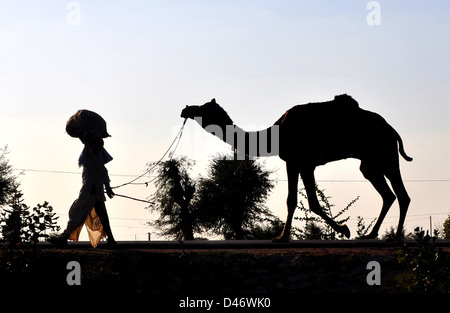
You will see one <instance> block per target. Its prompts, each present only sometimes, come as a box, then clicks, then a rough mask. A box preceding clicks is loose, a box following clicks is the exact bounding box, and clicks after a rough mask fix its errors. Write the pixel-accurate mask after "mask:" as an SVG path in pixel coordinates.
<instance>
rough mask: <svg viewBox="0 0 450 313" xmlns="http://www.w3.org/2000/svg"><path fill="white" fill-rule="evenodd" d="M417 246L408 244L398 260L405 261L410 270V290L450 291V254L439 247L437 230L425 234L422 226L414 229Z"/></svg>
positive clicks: (424, 291)
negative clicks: (432, 233) (430, 233)
mask: <svg viewBox="0 0 450 313" xmlns="http://www.w3.org/2000/svg"><path fill="white" fill-rule="evenodd" d="M414 237H415V240H416V243H417V248H409V247H407V246H406V245H404V246H403V247H402V251H401V254H400V256H399V257H397V260H398V261H399V263H405V264H406V266H407V269H408V270H409V272H410V277H409V281H408V291H410V292H421V293H448V292H449V291H450V278H449V277H450V276H449V272H450V266H449V261H450V259H449V256H448V254H444V253H442V251H441V249H437V248H436V246H435V241H436V238H437V232H435V234H434V236H433V237H431V236H429V235H428V234H426V235H425V231H424V230H423V228H422V227H420V228H419V227H416V228H415V229H414Z"/></svg>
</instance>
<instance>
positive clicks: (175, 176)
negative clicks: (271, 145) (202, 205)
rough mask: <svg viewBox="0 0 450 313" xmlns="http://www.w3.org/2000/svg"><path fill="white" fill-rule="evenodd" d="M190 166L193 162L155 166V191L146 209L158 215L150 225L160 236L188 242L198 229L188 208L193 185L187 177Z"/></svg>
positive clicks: (177, 160)
mask: <svg viewBox="0 0 450 313" xmlns="http://www.w3.org/2000/svg"><path fill="white" fill-rule="evenodd" d="M193 165H194V162H193V161H190V160H187V159H186V158H180V159H170V160H168V161H165V162H162V163H160V164H159V165H158V166H157V178H156V180H155V186H156V192H155V194H154V195H153V196H152V197H151V198H150V200H151V201H153V202H154V204H151V205H150V206H149V208H150V209H151V210H152V211H157V212H159V214H160V216H159V218H158V219H157V220H156V221H155V222H153V223H151V224H150V225H153V226H155V227H156V228H158V229H160V230H161V231H162V232H161V234H162V235H164V236H171V237H172V236H173V237H175V239H177V240H182V239H184V240H192V239H194V231H195V230H198V226H197V218H196V213H195V212H194V210H195V207H193V206H192V205H191V200H192V198H193V196H194V193H195V182H194V181H193V180H192V179H191V178H190V177H189V174H188V171H189V170H190V169H191V168H192V166H193ZM150 166H151V167H154V166H155V165H154V164H150Z"/></svg>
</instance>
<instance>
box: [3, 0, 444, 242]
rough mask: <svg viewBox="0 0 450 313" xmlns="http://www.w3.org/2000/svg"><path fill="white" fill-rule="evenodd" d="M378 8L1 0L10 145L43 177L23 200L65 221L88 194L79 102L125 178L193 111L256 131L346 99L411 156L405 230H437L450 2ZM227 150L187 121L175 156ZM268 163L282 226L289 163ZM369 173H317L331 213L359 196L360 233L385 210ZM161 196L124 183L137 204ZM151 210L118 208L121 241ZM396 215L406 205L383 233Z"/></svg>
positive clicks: (140, 234)
mask: <svg viewBox="0 0 450 313" xmlns="http://www.w3.org/2000/svg"><path fill="white" fill-rule="evenodd" d="M369 2H370V1H331V0H330V1H293V0H292V1H280V0H276V1H263V0H259V1H256V0H254V1H246V0H240V1H231V0H227V1H225V0H222V1H213V0H205V1H194V0H192V1H167V0H165V1H112V0H109V1H87V0H84V1H83V0H81V1H33V2H32V1H0V106H1V113H0V146H1V147H3V146H5V145H8V147H9V150H10V154H9V158H10V163H11V164H12V165H13V166H14V168H16V169H29V170H40V171H38V172H36V171H25V175H23V176H21V177H20V181H21V184H22V185H21V188H22V190H23V192H24V194H25V202H26V203H27V204H28V205H29V206H34V205H36V204H37V203H42V202H44V201H49V202H50V204H51V205H53V207H54V208H55V210H56V212H57V213H58V214H60V216H61V217H60V223H59V224H60V225H61V226H62V228H64V227H65V226H66V222H67V212H68V210H69V207H70V205H71V204H72V202H73V200H75V199H76V198H77V195H78V192H79V189H80V187H81V174H80V169H79V168H78V166H77V159H78V156H79V153H80V152H81V150H82V144H81V143H80V141H79V140H77V139H74V138H71V137H69V136H68V135H67V134H66V133H65V129H64V127H65V123H66V121H67V120H68V118H69V117H70V116H71V115H72V114H74V113H75V112H76V111H77V110H78V109H82V108H86V109H90V110H93V111H96V112H97V113H99V114H101V115H102V116H103V117H104V118H105V119H106V121H107V123H108V131H109V133H110V134H111V135H112V137H111V138H108V139H107V140H106V141H105V147H106V149H107V150H108V151H109V152H110V154H111V155H112V156H113V157H114V161H113V162H111V163H109V164H108V166H107V167H108V169H109V172H110V174H111V179H112V183H111V184H112V185H113V186H114V185H118V184H120V183H123V182H125V181H128V180H130V179H132V176H130V177H128V176H120V175H138V174H140V173H142V172H143V171H145V169H146V163H147V162H152V161H155V160H157V159H159V157H160V156H161V155H162V154H163V153H164V151H165V150H166V149H167V147H168V146H169V144H170V143H171V141H172V140H173V138H174V136H175V134H176V133H177V131H178V130H179V127H180V126H181V123H182V120H181V118H180V117H179V115H180V112H181V110H182V108H183V107H184V106H185V105H186V104H203V103H205V102H207V101H209V100H210V99H211V98H216V100H217V102H218V103H219V104H221V105H222V106H223V107H224V108H225V109H226V110H227V111H228V113H229V114H230V116H231V118H233V119H234V122H235V123H236V124H237V125H239V126H241V127H243V128H246V129H249V130H254V129H258V128H264V127H268V126H270V125H271V124H272V123H273V122H274V121H276V120H277V119H278V118H279V117H280V116H281V114H283V113H284V112H285V110H287V109H289V108H290V107H291V106H293V105H295V104H302V103H307V102H319V101H327V100H331V99H332V98H333V97H334V95H336V94H342V93H348V94H350V95H352V96H353V97H354V98H355V99H356V100H357V101H358V102H359V104H360V106H361V107H362V108H364V109H367V110H371V111H375V112H377V113H379V114H381V115H382V116H383V117H385V118H386V120H387V121H388V122H389V123H390V124H391V125H392V126H394V128H395V129H396V130H397V131H398V132H399V133H400V135H401V136H402V138H403V141H404V144H405V150H406V152H407V154H408V155H411V156H412V157H413V158H414V161H413V162H411V163H407V162H405V161H403V160H401V169H402V173H403V177H404V179H405V180H406V183H405V185H406V188H407V190H408V192H409V194H410V196H411V198H412V203H411V206H410V210H409V212H408V216H407V219H406V228H407V229H408V230H409V231H411V230H412V229H413V228H414V227H415V226H423V227H427V228H428V225H429V216H430V215H431V216H432V218H433V224H436V225H437V224H439V223H441V224H442V222H443V221H444V219H445V218H446V217H447V216H448V214H449V213H450V205H449V204H448V203H449V190H450V166H449V164H448V159H449V156H450V147H449V141H450V123H448V120H449V117H450V114H449V112H450V109H449V103H448V101H449V99H450V66H449V55H450V40H449V33H450V27H449V25H450V22H449V19H448V17H449V14H450V3H449V2H448V1H432V2H429V1H411V0H408V1H376V2H374V1H372V2H371V3H370V4H369ZM368 4H369V5H368ZM372 24H374V25H372ZM299 144H301V141H300V140H299ZM224 150H225V151H226V150H227V147H226V145H224V144H222V143H220V142H219V140H217V139H216V138H214V137H212V136H210V135H209V134H207V133H204V132H203V131H202V130H201V129H200V128H199V126H198V125H196V124H195V123H194V122H193V121H189V122H188V123H187V125H186V130H185V133H184V135H183V138H182V140H181V143H180V146H179V148H178V150H177V153H178V154H179V155H181V154H183V155H186V156H187V157H190V158H193V159H195V160H196V161H197V166H196V168H195V173H193V176H196V175H198V174H199V173H200V174H201V173H204V172H205V165H206V164H207V160H208V159H209V158H210V157H211V156H213V155H215V154H216V153H217V152H219V151H224ZM266 165H267V167H269V168H271V169H279V170H278V172H277V174H276V175H274V177H276V178H278V180H279V181H278V184H277V187H276V189H275V190H274V192H273V194H272V196H271V198H270V199H269V201H268V206H269V208H270V209H271V210H272V211H273V212H274V213H275V214H276V215H279V216H280V217H281V218H282V219H285V211H286V208H285V198H286V195H287V183H286V181H285V179H286V174H285V168H284V163H283V162H282V161H281V160H280V159H279V158H278V157H273V158H270V159H267V160H266ZM358 166H359V163H358V162H357V161H356V160H347V161H340V162H335V163H333V164H329V165H326V166H324V167H321V168H319V169H318V170H317V171H316V177H317V179H319V180H322V182H320V184H319V186H320V187H321V188H326V193H327V194H329V195H330V196H332V197H333V198H332V202H333V203H335V204H336V205H337V207H336V210H337V209H340V208H341V207H342V206H343V205H345V204H347V203H348V202H349V201H350V200H352V199H353V198H355V197H356V196H358V195H359V196H360V197H361V199H360V200H359V201H358V202H357V204H356V205H355V206H354V207H352V209H351V210H350V212H349V214H350V215H351V217H352V219H351V220H350V222H349V226H351V228H352V230H353V233H352V236H354V235H355V233H354V227H355V226H356V217H357V216H358V215H361V216H363V217H365V218H366V222H367V223H368V222H370V220H371V219H372V218H374V217H376V216H378V214H379V211H380V209H381V198H380V197H379V196H378V194H377V193H376V192H375V191H374V190H373V188H372V187H371V185H370V184H369V183H366V182H360V180H363V177H362V175H361V173H360V172H359V170H358ZM50 171H57V172H58V173H56V172H50ZM60 172H66V173H60ZM71 172H74V173H71ZM16 173H18V172H16ZM329 180H334V181H337V182H326V181H329ZM349 180H350V181H349ZM153 191H154V188H153V186H149V187H144V186H128V187H124V188H122V189H120V191H119V190H117V192H118V193H123V194H127V195H130V196H134V197H138V198H145V197H147V196H149V195H150V194H151V193H152V192H153ZM144 207H145V204H143V203H139V202H134V201H130V200H126V199H120V198H114V199H113V200H108V201H107V208H108V211H109V215H110V217H111V223H112V229H113V232H114V233H115V236H116V239H118V240H126V239H135V238H137V239H140V240H145V239H146V238H147V235H146V233H147V232H149V231H151V232H153V236H154V237H153V238H155V239H156V238H158V237H157V236H156V234H155V233H154V231H153V230H151V229H149V228H148V227H145V222H146V221H149V220H152V219H153V218H154V216H152V215H151V214H150V212H149V211H148V210H145V209H144ZM397 219H398V204H397V202H396V203H395V204H394V205H393V207H392V209H391V211H390V212H389V214H388V216H387V218H386V220H385V222H384V223H383V225H382V228H381V231H382V232H383V231H384V229H386V228H389V226H391V225H396V224H397Z"/></svg>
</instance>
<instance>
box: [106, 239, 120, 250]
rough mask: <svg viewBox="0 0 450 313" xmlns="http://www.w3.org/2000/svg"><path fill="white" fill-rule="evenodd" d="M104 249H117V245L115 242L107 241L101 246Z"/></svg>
mask: <svg viewBox="0 0 450 313" xmlns="http://www.w3.org/2000/svg"><path fill="white" fill-rule="evenodd" d="M103 247H104V248H106V249H117V248H118V245H117V242H116V241H115V240H108V241H107V242H106V244H104V245H103Z"/></svg>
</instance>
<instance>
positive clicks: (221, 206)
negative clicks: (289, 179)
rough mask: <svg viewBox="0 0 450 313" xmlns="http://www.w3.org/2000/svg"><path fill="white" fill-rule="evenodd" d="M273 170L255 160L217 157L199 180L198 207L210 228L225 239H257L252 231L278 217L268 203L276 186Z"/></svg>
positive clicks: (202, 219) (204, 224)
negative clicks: (205, 175)
mask: <svg viewBox="0 0 450 313" xmlns="http://www.w3.org/2000/svg"><path fill="white" fill-rule="evenodd" d="M270 174H271V172H270V171H267V170H265V169H263V168H262V166H261V165H259V164H258V163H257V162H256V161H254V160H247V161H238V160H230V158H227V157H225V156H217V157H215V158H214V159H213V160H212V161H211V163H210V167H209V171H208V177H206V178H201V179H200V180H199V182H198V194H197V198H196V206H197V208H198V210H199V212H200V217H201V220H200V222H201V224H202V226H203V228H204V229H205V230H206V231H211V232H213V233H214V234H217V235H223V236H224V237H225V239H246V238H254V236H253V235H252V234H251V233H252V230H253V229H254V228H255V227H257V225H259V224H260V223H262V222H264V221H267V220H268V219H274V218H275V217H274V216H273V215H272V214H271V213H270V211H269V210H268V209H267V207H266V206H265V205H264V203H265V201H266V199H267V197H268V195H269V192H270V190H271V189H272V188H273V187H274V184H273V182H272V181H271V180H270V178H269V176H270Z"/></svg>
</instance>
